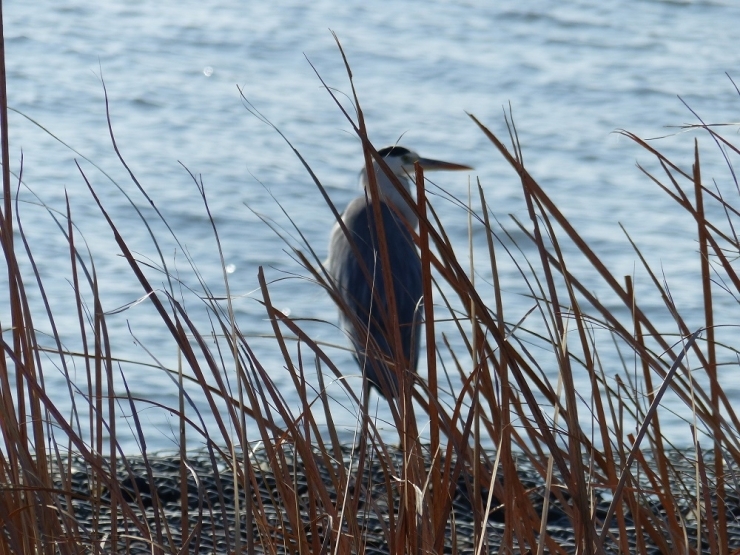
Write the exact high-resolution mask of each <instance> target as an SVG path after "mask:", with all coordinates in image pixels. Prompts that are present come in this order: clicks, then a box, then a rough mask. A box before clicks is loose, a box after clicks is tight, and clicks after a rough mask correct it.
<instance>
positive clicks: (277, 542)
mask: <svg viewBox="0 0 740 555" xmlns="http://www.w3.org/2000/svg"><path fill="white" fill-rule="evenodd" d="M343 451H344V452H343V456H344V463H343V464H344V466H345V469H347V470H349V469H350V468H351V460H350V455H351V454H352V453H353V451H352V448H351V447H349V446H348V447H345V448H343ZM283 452H284V454H285V455H286V456H287V457H292V454H291V453H290V450H289V449H284V450H283ZM264 453H265V452H264V451H257V453H255V454H253V455H252V457H251V459H252V469H253V472H254V480H255V482H256V483H257V484H258V492H259V495H254V496H252V499H251V501H252V503H253V504H255V503H256V504H260V505H261V510H262V511H263V514H264V516H265V517H266V519H267V521H268V522H270V524H271V525H272V526H271V528H272V530H271V531H269V530H264V529H262V530H261V529H260V527H258V526H257V525H256V524H255V525H254V526H253V532H254V537H255V538H256V539H257V542H256V550H257V552H271V551H272V550H273V549H278V552H285V553H288V552H295V551H296V550H297V549H298V546H297V545H295V544H294V543H292V542H291V539H290V538H289V537H287V534H286V531H287V530H290V527H291V524H290V522H289V520H290V519H289V518H288V517H287V515H286V513H285V512H284V511H283V510H281V509H282V505H281V501H280V495H279V491H278V488H276V480H278V479H280V478H279V477H278V476H276V475H275V474H274V473H273V472H272V469H271V468H270V465H269V462H268V460H267V458H266V457H265V456H264ZM391 454H392V456H394V457H400V456H401V453H400V452H397V453H391ZM356 455H357V454H356V453H354V456H355V457H356ZM668 455H669V457H670V458H671V463H672V465H673V467H674V469H675V471H677V472H678V474H682V475H683V477H684V478H685V479H686V483H688V484H690V483H691V482H692V481H693V479H694V473H695V468H694V467H693V466H692V465H691V461H690V458H689V457H690V456H691V455H690V454H688V453H687V452H684V451H673V452H670V453H669V454H668ZM702 455H703V457H704V458H705V459H709V458H711V454H710V453H709V452H707V453H703V454H702ZM71 460H72V465H71V467H69V468H68V470H71V472H68V473H65V474H66V480H67V482H66V483H67V485H65V482H64V481H63V478H62V473H60V472H59V469H58V468H57V469H55V472H54V473H53V474H54V482H55V484H56V485H57V487H59V488H60V489H62V490H64V491H66V492H70V493H71V494H72V495H71V496H69V497H67V496H65V495H62V496H60V499H67V500H68V502H67V503H65V502H64V501H62V503H63V504H64V506H62V507H60V509H62V511H63V512H62V513H60V514H64V513H66V514H67V515H69V516H73V517H74V520H75V521H76V525H77V529H78V531H79V534H80V539H81V540H82V542H83V543H88V542H93V543H97V544H98V545H99V546H101V547H102V548H103V551H105V552H120V553H130V554H138V553H142V554H143V553H148V554H149V553H152V546H151V544H150V542H152V541H154V542H156V543H159V544H161V545H164V546H165V552H169V550H170V549H172V548H176V549H179V548H181V547H182V543H183V537H184V534H185V533H187V534H192V536H191V540H190V541H189V546H188V547H189V548H188V549H187V550H186V551H185V552H189V553H228V552H229V551H232V550H233V546H234V544H235V540H236V538H235V527H236V514H235V505H236V504H235V495H234V492H235V491H236V489H235V487H234V474H233V470H232V469H231V468H230V467H229V466H228V465H226V464H224V462H223V461H220V460H218V459H216V458H215V457H211V455H209V454H208V453H207V452H205V451H202V452H196V453H193V454H192V455H188V458H187V461H186V463H187V468H186V471H187V476H188V478H187V490H186V491H187V504H186V506H184V505H183V499H182V494H181V493H182V488H181V486H180V484H181V483H182V482H181V476H182V474H181V472H182V466H181V464H180V461H181V459H180V457H179V455H171V454H156V455H153V456H148V457H147V458H146V460H145V459H144V458H143V457H141V456H138V457H128V458H126V459H125V462H124V461H123V460H119V461H117V466H116V472H115V476H116V478H117V480H118V486H119V487H120V490H121V494H122V496H123V499H125V501H126V505H127V507H128V509H130V511H131V512H132V513H133V514H134V515H135V516H136V520H139V521H140V522H146V523H147V525H146V526H145V527H144V529H143V530H142V529H139V528H137V527H136V526H135V525H134V524H132V522H134V521H133V520H132V519H130V518H122V516H123V515H122V513H123V512H124V508H123V507H122V506H117V507H116V515H117V517H116V518H117V520H118V523H119V524H118V527H119V528H118V530H117V534H118V536H119V537H118V549H114V548H113V546H112V545H111V543H110V542H111V541H112V536H111V530H112V521H111V518H112V516H113V515H112V514H111V505H112V503H111V499H112V497H113V496H112V495H111V491H110V488H109V487H106V486H105V485H102V484H101V485H99V486H97V487H99V488H100V489H99V491H100V495H99V496H97V497H96V496H93V494H92V489H91V483H90V482H89V481H88V476H89V475H90V474H92V472H90V474H88V471H86V470H85V468H86V465H85V464H84V462H83V461H82V459H81V458H79V457H75V456H72V457H71ZM354 460H355V461H356V459H354ZM106 462H107V463H109V461H106ZM239 462H240V463H243V460H240V461H239ZM288 462H289V466H290V467H291V468H293V469H294V472H293V475H292V476H291V479H292V480H293V484H292V485H293V488H294V491H295V493H296V496H295V498H294V499H293V500H289V502H291V503H296V502H297V503H298V504H299V506H300V511H301V514H304V515H305V516H306V518H307V519H308V518H309V517H310V515H311V514H315V512H316V508H317V505H316V499H315V494H312V493H313V492H311V491H310V488H309V486H308V482H307V480H306V479H305V474H304V473H303V465H302V464H301V463H300V461H298V460H297V459H295V458H293V459H292V460H290V459H288ZM426 462H427V464H429V463H430V461H426ZM516 463H517V469H518V474H519V477H520V480H521V481H522V483H523V484H525V486H526V488H527V491H528V492H529V495H530V498H531V500H532V502H533V503H532V504H533V506H534V507H536V508H537V510H538V511H540V513H539V514H540V515H541V509H542V505H543V494H544V492H545V483H544V481H543V479H542V478H541V477H540V476H539V474H538V472H536V470H535V469H534V468H533V467H532V465H531V463H529V462H527V459H526V458H525V457H524V456H521V457H516ZM239 466H240V469H241V468H243V466H242V465H241V464H240V465H239ZM65 467H66V465H65ZM387 472H388V471H387V469H384V468H383V466H382V465H380V464H378V463H377V462H374V461H372V460H371V461H369V463H368V466H367V467H366V471H365V479H364V480H363V481H362V484H361V486H360V487H362V488H363V494H362V498H363V499H364V500H365V502H363V503H360V505H359V507H358V509H359V513H361V516H362V518H361V519H360V520H361V522H362V525H363V527H364V529H363V530H362V533H363V535H364V536H363V537H364V543H365V545H366V552H367V553H389V552H390V548H389V544H388V542H387V540H386V536H385V530H386V529H387V528H386V525H387V518H388V510H389V505H390V503H388V501H387V495H386V493H385V492H386V491H387V489H386V484H387V482H386V479H387ZM329 474H330V473H328V472H327V473H326V474H325V475H323V477H324V478H325V480H324V481H325V484H326V486H327V491H330V492H331V499H332V502H333V503H338V501H337V495H336V487H335V486H334V484H333V483H332V481H331V479H330V478H329ZM347 475H350V473H349V472H348V473H347ZM98 476H100V474H98ZM471 480H472V478H471V476H469V475H467V474H462V475H461V477H460V479H459V480H458V482H457V489H456V491H455V492H454V493H453V495H452V512H451V514H452V515H453V517H452V518H451V519H450V522H448V525H447V532H446V539H445V546H444V552H446V553H451V552H453V550H457V551H458V552H460V553H471V552H473V551H474V550H475V549H476V547H477V546H476V544H475V541H474V530H475V522H474V518H473V507H472V504H471V502H470V492H471V491H472V489H471V483H472V482H471ZM598 480H599V478H598V477H597V476H592V477H591V483H593V484H598ZM709 480H710V481H711V477H709ZM152 484H153V487H152ZM357 484H358V482H357V481H356V480H355V479H354V478H350V484H349V488H351V489H352V488H355V487H357ZM504 486H505V484H504ZM92 487H96V486H94V485H93V486H92ZM113 487H115V486H113ZM649 487H650V486H649V484H647V483H646V484H645V491H644V496H643V498H644V501H645V505H644V508H645V509H647V510H649V511H651V512H652V513H653V514H657V515H660V516H662V517H663V518H665V511H664V510H663V509H662V508H661V507H660V506H659V504H657V502H655V501H651V495H650V489H649ZM671 491H672V493H673V495H674V497H675V499H676V500H677V501H679V500H680V501H679V502H678V504H679V506H682V507H683V509H684V510H683V513H682V515H681V519H682V520H683V522H684V526H685V530H686V535H687V537H688V538H689V544H690V545H692V546H694V547H695V546H696V524H697V520H696V518H695V516H694V515H695V514H696V513H695V511H696V507H697V504H696V499H695V498H694V497H692V496H691V495H690V494H689V493H688V492H687V489H686V487H684V486H683V485H682V483H681V481H680V480H678V479H677V480H676V481H674V482H672V483H671ZM593 492H594V495H593V501H592V507H593V515H594V519H595V521H596V522H597V526H596V527H597V529H601V528H602V527H603V522H599V520H600V519H603V517H604V516H605V515H606V511H607V509H608V507H609V500H610V497H609V493H608V491H607V490H606V489H605V488H604V487H603V486H602V487H597V486H596V485H594V488H593ZM481 496H482V500H483V504H484V505H485V502H486V500H487V496H488V490H487V489H484V490H483V491H481ZM69 500H71V507H70V506H69V504H70V503H69ZM561 500H562V498H561ZM566 501H567V498H566ZM716 501H717V500H714V503H716ZM245 502H246V499H245V496H244V493H243V490H242V491H240V495H239V507H240V513H241V518H240V523H241V530H242V532H241V535H240V536H241V537H240V541H241V545H242V547H243V546H245V545H246V542H247V534H246V524H245V522H246V520H245V514H246V513H245ZM724 502H725V510H726V511H727V515H728V532H729V537H730V539H731V544H730V546H729V547H730V548H732V549H737V548H738V547H740V496H739V495H738V493H737V491H736V490H733V495H728V496H727V497H726V498H725V499H724ZM714 503H713V504H714ZM116 505H118V504H117V503H116ZM312 507H313V508H312ZM491 507H492V510H491V512H490V513H489V517H488V522H487V527H486V529H487V538H488V546H489V547H488V550H489V551H490V550H495V549H498V547H499V544H500V541H501V539H502V537H503V532H504V526H505V508H504V507H502V506H500V505H499V504H498V503H497V502H496V500H495V499H493V502H492V505H491ZM625 509H626V512H625V519H626V520H627V529H628V530H629V531H631V532H632V533H633V537H629V538H628V542H629V545H630V546H631V547H632V548H635V547H636V545H637V537H636V535H635V534H634V530H635V526H634V523H633V520H634V517H633V515H632V514H631V513H630V511H629V509H628V508H625ZM252 510H253V511H254V510H255V505H253V507H252ZM394 511H398V498H396V499H395V509H394ZM715 511H716V508H715ZM184 512H187V529H186V530H184V529H183V525H184V519H183V514H184ZM569 512H570V509H569V508H568V507H563V505H562V502H561V501H559V500H558V498H557V497H556V496H555V495H551V496H550V503H549V510H548V513H547V532H548V535H549V536H550V537H551V538H553V539H555V540H556V542H557V544H558V545H559V546H560V547H561V548H562V549H563V550H564V551H563V552H565V553H570V552H572V550H570V549H569V548H568V546H569V545H570V546H573V549H575V546H574V534H573V531H572V526H571V524H570V523H571V522H572V521H571V519H570V516H569V515H568V513H569ZM319 514H320V512H319ZM157 515H160V516H159V517H158V516H157ZM328 520H330V519H328V518H327V521H328ZM125 522H127V524H125ZM225 522H228V523H229V527H228V528H227V527H225V526H224V523H225ZM327 524H328V522H327ZM198 525H200V529H197V526H198ZM344 528H345V529H344V533H349V531H347V530H346V527H344ZM610 528H611V529H610V535H609V538H608V539H607V542H606V545H605V550H606V552H607V553H612V552H614V553H616V552H618V551H619V549H620V542H619V539H618V537H617V536H616V534H617V533H618V530H619V528H618V527H617V526H614V522H613V523H612V526H610ZM319 529H321V527H319ZM194 531H195V532H194ZM265 533H268V534H269V538H265V537H264V534H265ZM147 535H150V539H147ZM137 538H139V539H137ZM453 538H454V544H455V545H454V547H453ZM267 539H269V543H270V545H269V547H267V546H264V545H263V546H260V544H263V543H264V542H265V540H267ZM666 539H667V540H668V541H670V539H669V538H666ZM318 540H319V543H320V544H321V545H325V541H327V540H329V538H326V537H320V538H318ZM642 541H643V542H645V543H644V544H643V545H644V546H645V549H646V551H644V552H645V553H656V554H657V553H661V551H660V549H659V548H658V547H657V546H656V545H655V544H654V542H653V541H651V538H649V537H647V536H645V537H643V538H642ZM168 544H169V545H168ZM669 545H670V543H669ZM708 549H709V545H708V544H707V543H706V538H704V537H703V538H702V547H701V549H700V551H702V552H704V551H706V550H708ZM545 552H546V553H547V552H550V551H548V550H547V549H545Z"/></svg>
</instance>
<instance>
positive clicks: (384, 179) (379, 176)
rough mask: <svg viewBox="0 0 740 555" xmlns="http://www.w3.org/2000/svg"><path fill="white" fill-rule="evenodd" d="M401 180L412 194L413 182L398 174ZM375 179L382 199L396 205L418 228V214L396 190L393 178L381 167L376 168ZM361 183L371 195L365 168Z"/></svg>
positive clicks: (409, 221)
mask: <svg viewBox="0 0 740 555" xmlns="http://www.w3.org/2000/svg"><path fill="white" fill-rule="evenodd" d="M396 177H398V179H399V180H400V181H401V184H402V185H403V186H404V187H406V190H407V191H408V192H409V194H411V182H410V181H409V180H408V179H407V178H406V177H401V176H396ZM375 179H376V180H377V183H378V191H379V192H380V199H381V200H382V201H383V202H385V203H387V204H392V205H393V206H395V207H396V208H397V209H398V211H399V212H401V214H402V215H403V217H404V218H405V219H406V221H407V222H408V223H409V224H410V225H411V227H413V228H414V229H416V226H417V224H418V223H419V221H418V218H417V217H416V214H414V211H413V210H412V209H411V207H410V206H409V205H408V204H407V203H406V201H405V200H404V198H403V197H402V196H401V194H400V193H399V192H398V191H397V190H396V188H395V187H394V185H393V183H391V180H390V179H388V176H387V175H385V172H383V170H381V169H380V168H378V167H376V168H375ZM360 184H361V185H362V188H363V189H364V190H366V191H367V196H368V198H369V197H370V196H371V191H370V187H369V183H368V178H367V170H365V169H363V170H362V172H361V173H360Z"/></svg>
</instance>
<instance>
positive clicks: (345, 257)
mask: <svg viewBox="0 0 740 555" xmlns="http://www.w3.org/2000/svg"><path fill="white" fill-rule="evenodd" d="M378 154H379V155H380V156H381V157H382V158H383V159H384V161H385V163H386V164H387V165H388V168H389V169H390V171H391V172H392V173H393V175H395V176H396V178H398V180H399V181H400V182H401V184H402V185H403V186H404V187H405V188H406V189H407V191H408V192H409V193H411V186H412V182H411V180H410V179H409V177H410V176H413V174H414V162H419V164H420V165H421V167H422V168H423V169H424V170H469V169H472V168H470V167H469V166H464V165H462V164H453V163H450V162H442V161H441V160H432V159H429V158H422V157H420V156H419V155H418V154H417V153H415V152H413V151H411V150H409V149H407V148H404V147H402V146H390V147H386V148H383V149H380V150H379V151H378ZM373 166H374V168H373V169H374V174H375V178H376V183H377V191H378V192H379V195H380V214H381V219H382V223H383V230H384V233H385V239H386V245H387V253H388V262H389V264H390V273H391V275H392V276H393V277H392V282H393V296H394V297H395V306H394V307H390V306H388V304H389V303H388V298H387V296H388V287H386V285H385V282H384V279H383V271H382V268H381V262H382V259H383V258H382V256H381V251H380V248H379V239H378V233H377V227H376V221H375V216H374V214H373V208H372V204H371V203H372V199H371V195H370V187H369V184H368V171H367V168H363V170H362V171H361V172H360V184H361V185H362V187H363V189H364V190H365V194H363V195H362V196H360V197H358V198H356V199H354V200H353V201H352V202H350V203H349V205H348V206H347V208H346V209H345V210H344V213H343V214H342V221H343V222H344V225H345V226H346V228H347V231H348V235H346V234H345V232H344V230H343V229H342V228H341V226H340V225H339V223H336V224H335V225H334V228H333V229H332V232H331V238H330V241H329V260H328V261H327V262H328V271H329V274H330V275H331V277H332V279H333V280H334V283H335V285H336V287H337V293H338V295H339V300H340V304H341V306H340V310H339V319H340V325H341V327H342V328H343V329H344V331H345V332H346V333H347V335H348V336H349V338H350V340H351V341H352V345H353V348H354V351H355V359H356V360H357V362H358V364H359V365H360V368H361V370H362V372H363V376H364V378H365V380H364V382H363V388H364V391H363V393H364V399H365V403H367V399H368V395H369V389H370V386H374V387H375V388H376V389H377V390H378V392H379V393H380V394H381V395H383V396H384V397H386V398H396V397H397V396H398V394H399V381H398V380H399V376H400V375H401V373H400V372H403V371H406V370H409V371H411V372H416V366H417V361H418V355H419V339H420V333H419V324H420V323H421V299H422V278H421V262H420V259H419V254H418V252H417V250H416V246H415V245H414V241H413V238H412V234H411V232H410V231H409V228H411V229H416V226H417V224H418V220H417V216H416V214H415V213H414V210H413V209H412V208H411V207H410V206H409V205H408V204H407V202H406V201H405V200H404V198H403V196H402V195H401V194H400V193H399V192H398V191H397V190H396V188H395V187H394V185H393V183H392V182H391V178H390V177H389V176H388V175H386V173H385V172H384V171H383V170H382V169H381V168H380V166H379V164H378V163H377V162H376V161H373ZM391 206H393V207H395V210H394V209H393V208H391ZM390 310H394V311H395V314H396V316H397V320H398V324H399V331H400V334H401V346H402V349H403V353H402V356H399V353H395V352H394V351H395V350H396V349H394V347H393V345H394V339H393V338H394V337H395V335H394V332H393V330H392V329H391V324H390V322H392V321H393V320H392V318H391V317H390V313H389V311H390ZM401 360H402V361H403V366H404V367H403V368H400V369H394V366H396V365H395V364H394V361H401Z"/></svg>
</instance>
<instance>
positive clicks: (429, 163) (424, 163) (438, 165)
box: [419, 158, 473, 171]
mask: <svg viewBox="0 0 740 555" xmlns="http://www.w3.org/2000/svg"><path fill="white" fill-rule="evenodd" d="M419 164H420V165H421V167H422V169H424V170H425V171H436V170H447V171H460V170H472V169H473V168H471V167H470V166H465V165H463V164H454V163H452V162H443V161H442V160H432V159H431V158H419Z"/></svg>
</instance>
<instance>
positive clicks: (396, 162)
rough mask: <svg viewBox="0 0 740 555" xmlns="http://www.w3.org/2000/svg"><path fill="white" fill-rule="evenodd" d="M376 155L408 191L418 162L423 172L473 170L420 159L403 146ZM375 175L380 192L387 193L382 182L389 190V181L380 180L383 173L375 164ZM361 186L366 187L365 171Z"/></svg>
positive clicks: (428, 159) (381, 151) (463, 166)
mask: <svg viewBox="0 0 740 555" xmlns="http://www.w3.org/2000/svg"><path fill="white" fill-rule="evenodd" d="M378 154H380V155H381V156H382V157H383V160H384V161H385V163H386V164H388V167H389V168H390V170H391V172H393V175H395V176H396V177H397V178H398V179H399V180H400V181H401V183H403V184H405V185H406V188H407V189H409V190H410V189H411V181H409V177H413V175H414V163H416V162H419V164H420V165H421V167H422V169H423V170H424V171H437V170H448V171H449V170H451V171H455V170H472V169H473V168H471V167H470V166H465V165H463V164H454V163H452V162H443V161H442V160H433V159H431V158H422V157H421V156H419V155H418V154H417V153H416V152H414V151H413V150H409V149H408V148H406V147H403V146H387V147H385V148H381V149H380V150H378ZM375 174H376V176H378V185H380V187H381V191H383V192H388V191H386V187H385V186H384V185H385V183H383V182H387V185H388V186H390V187H391V188H392V187H393V186H392V185H391V184H390V181H389V180H387V179H382V177H383V171H382V170H381V169H380V168H379V167H378V165H377V164H375ZM362 185H363V186H366V185H367V171H365V170H364V169H363V172H362Z"/></svg>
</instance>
